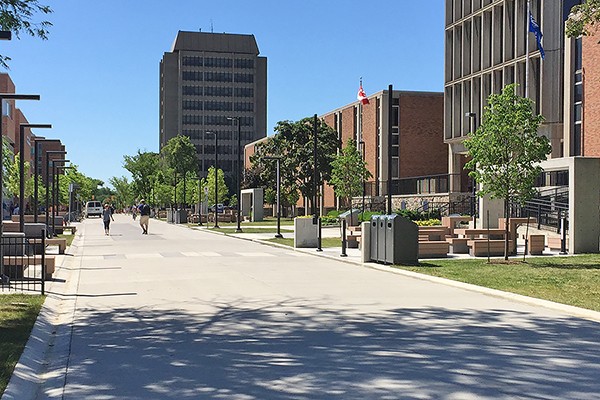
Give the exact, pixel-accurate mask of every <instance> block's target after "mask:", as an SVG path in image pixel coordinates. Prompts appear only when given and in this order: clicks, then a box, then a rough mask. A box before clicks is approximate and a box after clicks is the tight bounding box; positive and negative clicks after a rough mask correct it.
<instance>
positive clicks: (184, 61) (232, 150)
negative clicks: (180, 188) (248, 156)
mask: <svg viewBox="0 0 600 400" xmlns="http://www.w3.org/2000/svg"><path fill="white" fill-rule="evenodd" d="M232 117H234V118H238V119H237V120H239V123H240V127H241V128H240V129H241V149H242V150H241V151H243V146H244V145H245V144H246V143H250V142H253V141H255V140H258V139H260V138H262V137H265V136H266V125H267V59H266V58H265V57H260V56H259V50H258V45H257V44H256V40H255V38H254V35H238V34H227V33H203V32H183V31H179V32H178V33H177V37H176V38H175V41H174V43H173V46H172V48H171V51H170V52H167V53H164V55H163V58H162V60H161V62H160V147H161V148H162V147H163V146H164V145H165V144H166V143H167V141H168V140H169V139H171V138H172V137H175V136H177V135H186V136H188V137H189V138H190V139H191V141H192V143H193V144H194V146H195V147H196V152H197V154H198V160H199V169H200V170H201V171H202V173H203V174H204V175H203V176H205V174H206V171H207V170H208V168H209V167H210V166H212V165H214V154H215V148H214V135H217V136H218V149H217V152H218V157H219V165H218V166H219V168H220V169H222V170H223V171H224V173H225V176H226V178H229V179H228V181H229V182H231V180H230V179H231V177H233V176H235V172H236V171H237V166H236V161H237V151H238V150H237V149H236V147H237V140H238V138H237V132H238V127H237V126H236V123H237V122H236V121H237V120H235V119H234V120H232V119H231V118H232ZM207 132H210V133H207ZM242 166H243V164H242ZM233 181H235V178H234V179H233Z"/></svg>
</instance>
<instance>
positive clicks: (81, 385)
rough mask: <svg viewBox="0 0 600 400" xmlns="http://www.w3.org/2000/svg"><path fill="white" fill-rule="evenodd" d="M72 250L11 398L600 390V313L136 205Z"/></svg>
mask: <svg viewBox="0 0 600 400" xmlns="http://www.w3.org/2000/svg"><path fill="white" fill-rule="evenodd" d="M67 253H68V254H67V255H65V256H64V257H62V258H61V260H62V265H61V267H60V269H59V271H58V273H57V274H56V276H55V280H54V282H52V283H51V284H50V286H49V288H48V292H49V294H48V299H47V301H46V304H45V306H44V309H43V311H42V313H41V315H40V318H39V319H38V322H37V323H36V326H35V328H34V331H33V332H32V338H31V340H30V341H29V343H28V345H27V349H26V351H25V353H24V355H23V357H22V359H21V362H20V363H19V365H18V367H17V369H16V370H15V374H14V376H13V379H12V380H11V382H10V384H9V387H8V389H7V391H6V392H5V394H4V396H3V397H2V399H18V400H27V399H66V400H80V399H136V400H137V399H139V400H142V399H144V400H148V399H240V400H249V399H257V400H258V399H597V398H599V396H600V380H599V379H598V377H599V376H600V333H599V328H600V324H599V322H597V321H595V320H594V319H595V318H596V317H597V315H598V313H596V314H594V313H590V316H591V317H590V318H581V317H579V316H577V315H578V314H577V313H576V312H571V311H570V310H569V309H568V308H565V309H564V310H561V309H560V308H553V307H544V306H541V305H536V304H535V302H532V303H525V302H523V301H519V300H518V298H517V297H515V298H516V299H517V300H515V299H509V298H506V297H503V296H501V295H493V294H488V293H484V292H478V291H476V290H471V289H468V288H461V287H457V286H452V285H449V284H445V283H444V281H443V280H440V281H439V282H433V281H431V280H429V279H420V278H418V277H412V276H408V275H406V274H399V273H394V272H391V270H390V268H389V267H378V268H371V267H368V266H362V265H359V264H357V263H356V260H357V258H358V257H357V255H356V253H353V254H352V255H351V257H348V259H343V260H342V259H340V258H339V257H337V255H335V254H333V253H331V252H330V253H329V256H331V257H330V258H328V257H324V256H317V255H316V254H315V252H314V251H310V252H308V251H306V252H300V251H294V250H293V249H290V248H281V247H275V246H268V245H265V244H261V243H257V242H255V241H252V240H242V239H239V238H234V237H228V236H224V235H219V234H215V233H211V232H206V231H203V230H198V229H190V228H187V227H185V226H174V225H169V224H166V223H164V222H160V221H156V220H151V221H150V229H149V235H142V234H141V229H140V227H139V225H138V224H137V221H135V222H134V221H133V220H132V219H131V218H130V217H128V216H125V215H116V216H115V222H114V223H113V224H112V226H111V235H110V236H105V235H104V231H103V227H102V222H101V221H100V220H98V219H90V220H85V221H84V222H82V223H81V224H80V227H79V230H78V233H77V238H76V239H75V241H74V242H73V245H72V246H71V247H70V248H69V249H68V251H67ZM325 255H326V256H327V255H328V254H325ZM490 293H492V292H490ZM540 304H543V303H540Z"/></svg>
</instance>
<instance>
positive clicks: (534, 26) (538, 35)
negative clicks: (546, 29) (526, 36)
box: [529, 13, 545, 60]
mask: <svg viewBox="0 0 600 400" xmlns="http://www.w3.org/2000/svg"><path fill="white" fill-rule="evenodd" d="M529 32H533V34H535V40H536V41H537V46H538V49H539V50H540V55H541V56H542V60H543V59H544V55H545V53H544V48H543V47H542V37H543V36H544V35H542V30H541V29H540V26H539V25H538V23H537V22H535V19H533V15H531V13H529Z"/></svg>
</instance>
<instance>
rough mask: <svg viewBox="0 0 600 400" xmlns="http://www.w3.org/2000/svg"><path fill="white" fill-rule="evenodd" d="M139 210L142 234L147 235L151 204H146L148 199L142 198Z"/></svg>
mask: <svg viewBox="0 0 600 400" xmlns="http://www.w3.org/2000/svg"><path fill="white" fill-rule="evenodd" d="M138 210H139V212H140V226H141V227H142V235H147V234H148V220H150V206H149V205H148V204H146V200H144V199H142V200H140V205H139V206H138Z"/></svg>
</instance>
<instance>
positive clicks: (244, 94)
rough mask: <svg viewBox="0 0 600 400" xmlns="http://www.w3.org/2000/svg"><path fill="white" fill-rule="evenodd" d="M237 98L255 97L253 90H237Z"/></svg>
mask: <svg viewBox="0 0 600 400" xmlns="http://www.w3.org/2000/svg"><path fill="white" fill-rule="evenodd" d="M235 97H254V89H253V88H235Z"/></svg>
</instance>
